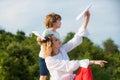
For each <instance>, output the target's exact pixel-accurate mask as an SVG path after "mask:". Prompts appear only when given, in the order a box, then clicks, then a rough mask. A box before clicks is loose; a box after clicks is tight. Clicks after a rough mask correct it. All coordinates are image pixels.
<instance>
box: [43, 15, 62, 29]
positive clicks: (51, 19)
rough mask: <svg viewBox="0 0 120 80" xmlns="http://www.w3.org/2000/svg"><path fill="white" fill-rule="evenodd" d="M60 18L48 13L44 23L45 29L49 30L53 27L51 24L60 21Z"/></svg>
mask: <svg viewBox="0 0 120 80" xmlns="http://www.w3.org/2000/svg"><path fill="white" fill-rule="evenodd" d="M61 19H62V18H61V16H60V15H59V14H56V13H50V14H48V15H47V16H46V18H45V20H44V23H45V25H46V28H47V29H48V28H51V27H53V23H55V22H56V21H57V20H61Z"/></svg>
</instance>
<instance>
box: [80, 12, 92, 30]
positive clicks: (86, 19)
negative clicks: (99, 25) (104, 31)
mask: <svg viewBox="0 0 120 80" xmlns="http://www.w3.org/2000/svg"><path fill="white" fill-rule="evenodd" d="M89 18H90V12H89V11H86V12H85V14H84V22H83V24H82V26H81V27H82V28H84V29H86V28H87V25H88V22H89Z"/></svg>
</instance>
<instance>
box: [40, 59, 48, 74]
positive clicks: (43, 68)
mask: <svg viewBox="0 0 120 80" xmlns="http://www.w3.org/2000/svg"><path fill="white" fill-rule="evenodd" d="M39 62H40V75H42V76H47V75H48V74H49V71H48V69H47V66H46V63H45V59H43V58H42V57H39Z"/></svg>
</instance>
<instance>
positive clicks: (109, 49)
mask: <svg viewBox="0 0 120 80" xmlns="http://www.w3.org/2000/svg"><path fill="white" fill-rule="evenodd" d="M103 46H104V51H105V52H106V53H112V54H113V53H117V52H119V50H118V46H117V45H116V44H115V43H114V41H113V40H112V39H110V38H109V39H107V40H106V41H104V42H103Z"/></svg>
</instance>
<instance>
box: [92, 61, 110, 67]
mask: <svg viewBox="0 0 120 80" xmlns="http://www.w3.org/2000/svg"><path fill="white" fill-rule="evenodd" d="M105 63H108V62H107V61H105V60H90V64H97V65H100V67H104V65H105Z"/></svg>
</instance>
